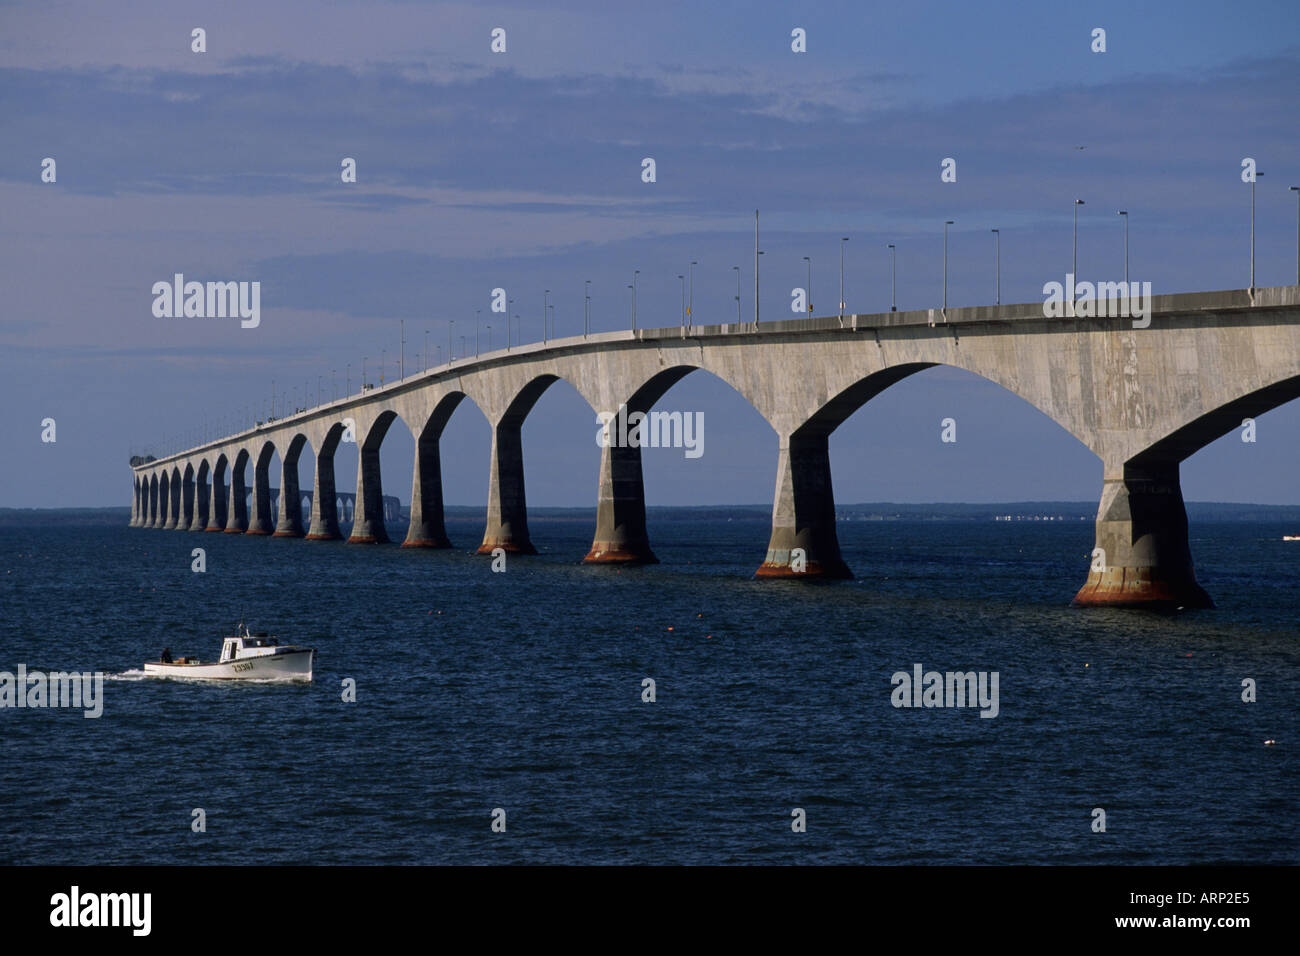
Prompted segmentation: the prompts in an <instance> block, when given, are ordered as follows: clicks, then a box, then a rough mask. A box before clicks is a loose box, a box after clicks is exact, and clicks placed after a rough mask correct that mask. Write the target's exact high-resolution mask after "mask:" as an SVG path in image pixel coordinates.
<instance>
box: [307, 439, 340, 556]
mask: <svg viewBox="0 0 1300 956" xmlns="http://www.w3.org/2000/svg"><path fill="white" fill-rule="evenodd" d="M341 537H343V535H342V534H340V533H339V502H338V497H337V496H336V493H335V490H334V451H333V449H332V448H331V449H329V450H322V451H321V452H320V453H318V454H317V455H316V478H315V480H314V481H313V482H312V491H311V528H309V529H308V531H307V540H308V541H337V540H338V539H339V538H341Z"/></svg>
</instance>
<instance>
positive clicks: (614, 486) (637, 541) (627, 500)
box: [583, 444, 659, 564]
mask: <svg viewBox="0 0 1300 956" xmlns="http://www.w3.org/2000/svg"><path fill="white" fill-rule="evenodd" d="M583 560H584V561H586V562H587V563H590V564H658V563H659V559H658V558H656V557H655V555H654V552H653V551H651V550H650V538H649V536H648V535H647V534H646V527H645V484H644V481H643V480H642V476H641V448H640V446H635V447H629V446H623V445H613V444H610V445H606V446H605V447H604V448H603V449H602V450H601V453H600V481H599V487H598V489H597V499H596V534H595V537H594V538H593V539H592V542H591V550H590V551H588V552H587V556H586V557H585V558H583Z"/></svg>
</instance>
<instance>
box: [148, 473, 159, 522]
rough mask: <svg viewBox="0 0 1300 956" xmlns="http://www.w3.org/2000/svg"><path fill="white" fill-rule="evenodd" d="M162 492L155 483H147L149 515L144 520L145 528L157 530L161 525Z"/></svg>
mask: <svg viewBox="0 0 1300 956" xmlns="http://www.w3.org/2000/svg"><path fill="white" fill-rule="evenodd" d="M160 498H162V490H161V489H160V488H159V486H158V483H157V482H155V481H150V482H149V514H148V516H147V517H146V520H145V527H146V528H157V527H159V525H161V523H162V502H161V501H159V499H160Z"/></svg>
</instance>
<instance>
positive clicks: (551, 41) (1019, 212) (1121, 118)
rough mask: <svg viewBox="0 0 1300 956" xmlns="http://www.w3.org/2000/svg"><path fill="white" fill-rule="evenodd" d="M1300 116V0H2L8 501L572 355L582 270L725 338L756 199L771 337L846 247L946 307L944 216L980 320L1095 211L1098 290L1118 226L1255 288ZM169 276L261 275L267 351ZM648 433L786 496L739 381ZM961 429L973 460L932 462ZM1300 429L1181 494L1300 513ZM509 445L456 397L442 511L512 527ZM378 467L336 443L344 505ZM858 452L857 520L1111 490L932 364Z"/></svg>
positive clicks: (951, 291) (667, 463)
mask: <svg viewBox="0 0 1300 956" xmlns="http://www.w3.org/2000/svg"><path fill="white" fill-rule="evenodd" d="M196 27H201V28H202V29H204V30H205V31H206V51H205V52H202V53H196V52H194V51H193V50H192V48H191V45H192V39H191V31H192V30H193V29H194V28H196ZM1098 27H1100V28H1102V29H1104V30H1105V31H1106V51H1105V52H1104V53H1094V52H1093V51H1092V49H1091V46H1092V45H1093V30H1094V29H1095V28H1098ZM495 28H501V29H504V30H505V31H506V32H505V37H506V51H505V52H504V53H494V52H492V50H491V48H490V46H491V42H492V36H491V34H492V31H493V30H494V29H495ZM795 28H799V29H802V30H804V31H805V34H806V47H807V49H806V52H803V53H796V52H794V51H793V50H792V49H791V43H792V40H791V31H792V30H794V29H795ZM1297 116H1300V5H1297V4H1295V3H1294V2H1292V0H1282V2H1261V3H1256V4H1253V5H1251V6H1250V8H1249V9H1248V10H1247V9H1245V8H1242V7H1240V6H1236V5H1230V4H1212V3H1199V2H1177V3H1173V2H1169V3H1158V2H1156V3H1144V4H1142V5H1140V7H1139V6H1137V5H1134V4H1131V3H1108V2H1097V3H1090V4H1087V5H1065V4H1046V3H1036V4H1020V3H1001V4H997V3H991V4H970V3H938V2H912V3H907V4H897V3H892V4H877V3H863V2H856V3H815V2H809V3H800V4H788V3H785V4H782V3H731V2H715V3H709V4H687V3H672V2H667V3H665V2H657V3H654V4H631V3H613V4H611V3H544V4H543V3H494V2H476V3H473V4H468V3H464V4H461V3H416V2H405V3H382V2H378V3H377V2H366V3H353V2H330V3H306V2H277V3H268V2H265V0H259V2H244V0H226V2H222V3H220V4H212V3H185V2H175V0H168V2H152V0H137V2H132V3H131V4H122V5H114V6H113V7H111V8H106V7H105V6H104V5H103V4H93V3H61V2H46V3H11V2H5V0H0V250H2V252H3V255H0V289H3V293H4V301H5V302H6V304H7V308H6V310H5V312H4V315H3V317H0V399H2V400H3V404H4V409H5V415H4V416H3V418H2V419H0V420H3V422H4V424H3V432H2V433H0V441H2V444H0V448H3V449H4V455H5V459H4V465H3V467H0V507H72V506H106V505H127V504H129V502H130V487H131V473H130V470H129V467H128V458H129V456H130V455H131V454H132V453H134V452H137V451H145V450H151V449H158V448H159V447H161V445H162V443H163V442H166V441H172V442H177V441H182V440H184V438H185V436H193V435H195V434H200V435H201V434H202V431H203V429H204V428H207V429H208V433H209V434H213V433H217V432H222V433H224V431H226V430H228V429H229V427H230V423H231V422H232V421H234V420H240V417H241V416H242V415H244V414H245V410H249V412H250V413H253V414H260V415H264V414H266V412H267V411H268V410H269V407H270V403H271V396H272V388H273V385H272V383H273V381H274V388H275V390H276V392H277V394H278V396H279V397H280V398H281V399H282V398H283V397H285V396H286V395H287V396H288V398H289V401H290V402H291V403H295V404H298V405H301V404H304V402H303V394H304V393H306V394H307V395H308V396H309V397H310V401H311V402H312V403H314V402H315V398H316V394H317V392H318V391H319V393H320V395H321V397H322V398H328V397H329V395H330V394H331V391H333V392H334V393H336V394H342V392H343V390H344V388H345V387H346V386H348V385H350V386H351V388H352V390H353V391H355V390H356V388H357V384H358V382H359V380H360V370H361V367H362V363H363V362H364V363H365V365H366V370H367V373H368V378H369V380H371V381H378V379H379V376H380V374H383V375H384V376H385V380H391V378H393V377H396V376H397V375H398V374H399V371H400V369H401V367H402V364H403V361H404V363H405V368H406V371H408V372H409V371H411V370H412V369H414V368H419V367H422V366H423V364H424V362H425V357H424V353H425V352H426V343H427V351H428V352H429V353H430V354H429V358H428V361H429V362H430V363H431V364H435V363H437V362H440V361H444V360H445V359H446V353H447V349H448V337H449V331H450V328H449V322H451V321H454V322H455V332H454V333H452V342H451V346H452V348H453V349H454V350H455V351H456V353H457V354H461V353H462V350H463V349H472V347H473V345H472V343H473V336H472V331H473V329H474V326H475V313H476V311H479V310H481V311H482V320H481V324H482V326H483V327H481V328H480V331H479V334H480V342H481V346H482V347H483V348H484V349H486V347H487V345H488V336H489V335H491V337H492V338H491V341H492V344H493V345H495V346H500V345H501V344H502V341H503V340H502V335H503V330H502V328H501V327H500V324H499V322H500V320H499V318H498V320H497V324H496V325H495V327H494V328H492V329H491V332H490V333H489V332H488V331H487V329H486V328H485V327H486V326H487V325H488V324H490V323H492V317H491V313H490V312H489V308H490V296H491V290H492V289H494V288H498V287H500V288H505V289H506V290H507V292H508V295H509V297H510V298H513V299H514V300H515V306H514V311H515V312H516V313H518V314H519V315H520V321H519V333H520V335H521V336H522V338H523V339H524V340H525V341H530V340H536V339H539V338H540V337H541V332H542V309H543V290H544V289H550V290H551V294H550V296H549V301H550V302H551V303H553V304H554V305H555V313H554V316H555V325H556V334H557V335H559V336H565V335H572V334H576V333H580V332H581V330H582V321H583V295H584V281H585V280H591V295H592V305H591V308H592V319H591V321H592V327H593V329H594V330H612V329H618V328H625V327H627V325H628V324H629V320H630V299H629V293H628V292H627V290H626V286H627V284H628V283H629V282H631V281H632V273H633V270H639V272H640V275H639V279H638V293H637V313H638V324H639V325H641V326H643V327H652V326H671V325H676V324H677V323H678V321H679V319H680V308H681V304H680V303H681V285H680V283H679V280H678V278H677V276H678V275H679V274H681V273H684V272H686V271H687V269H688V264H689V263H690V262H691V261H692V260H694V261H696V262H697V263H698V265H697V266H696V267H695V270H694V281H693V294H692V295H693V312H694V317H695V321H696V322H698V323H704V324H707V323H712V322H721V321H728V320H730V319H732V318H733V317H734V316H735V315H736V308H737V306H736V302H735V299H734V296H735V295H736V273H735V272H734V271H733V269H732V266H733V265H739V266H740V267H741V277H742V282H741V286H742V293H741V300H742V301H741V310H742V311H743V313H744V314H746V315H748V314H752V310H753V301H752V286H753V278H752V271H751V270H752V266H751V262H752V248H753V247H752V243H753V231H752V230H753V211H754V209H755V208H760V209H761V210H762V227H763V237H762V247H763V249H764V252H765V254H764V258H763V272H762V289H761V296H762V300H761V309H762V313H763V314H764V315H765V316H773V317H775V316H777V315H780V314H786V315H789V314H790V313H789V309H790V301H791V289H792V288H794V287H802V286H805V285H807V284H808V283H807V271H806V270H807V268H808V264H807V263H805V261H804V259H803V257H804V256H809V257H810V258H811V262H812V299H813V305H814V310H815V312H816V313H817V314H831V313H834V312H835V311H836V308H837V304H838V302H837V300H838V286H839V237H840V236H848V237H849V242H848V244H847V247H846V270H845V273H846V274H845V281H846V290H847V291H846V300H847V304H848V310H849V311H852V312H877V311H886V310H888V308H889V304H890V299H889V296H890V271H889V268H890V265H889V253H888V249H887V244H888V243H891V242H892V243H894V244H895V245H896V246H897V250H898V257H897V298H898V306H899V308H900V309H907V308H929V307H934V306H937V305H938V301H937V300H938V297H939V295H940V290H941V282H942V266H943V260H942V242H943V221H944V220H945V219H952V220H955V223H954V225H953V226H952V231H951V233H950V240H949V286H948V299H949V303H950V304H951V305H954V306H963V305H980V304H987V303H990V302H991V301H992V300H993V297H994V294H995V288H994V285H995V282H994V245H993V237H992V234H991V233H990V229H993V228H998V229H1000V237H1001V296H1002V301H1003V302H1029V301H1036V300H1041V298H1042V292H1041V287H1042V283H1043V282H1045V281H1047V280H1048V279H1052V278H1056V279H1058V280H1059V279H1061V278H1062V276H1063V274H1064V272H1065V271H1066V267H1067V266H1068V264H1069V261H1070V253H1071V224H1072V215H1073V201H1074V199H1075V198H1078V197H1081V198H1084V199H1085V202H1086V205H1085V206H1084V207H1082V208H1081V211H1080V216H1079V272H1080V275H1081V277H1082V278H1104V279H1118V278H1122V268H1123V225H1122V221H1121V220H1120V219H1119V217H1118V216H1117V215H1116V211H1117V210H1118V209H1121V208H1124V209H1127V210H1129V212H1130V216H1129V218H1130V230H1131V236H1130V244H1131V252H1130V262H1131V265H1130V269H1131V273H1132V275H1133V277H1134V278H1135V279H1141V280H1147V281H1150V282H1151V283H1152V288H1153V291H1154V292H1156V293H1157V294H1160V293H1166V292H1194V291H1202V290H1209V289H1223V288H1243V287H1245V286H1246V285H1247V284H1248V277H1249V271H1248V270H1249V228H1250V218H1249V217H1250V196H1249V187H1248V186H1246V185H1244V184H1243V183H1242V182H1241V177H1240V170H1241V161H1242V159H1243V157H1248V156H1249V157H1252V158H1254V159H1256V161H1257V163H1258V168H1259V170H1260V171H1261V172H1262V173H1264V175H1263V176H1261V178H1260V179H1259V182H1258V184H1257V186H1256V190H1257V192H1256V203H1257V208H1256V215H1257V224H1256V243H1257V275H1258V278H1257V285H1260V286H1269V285H1284V284H1288V283H1291V282H1293V281H1294V280H1295V263H1296V243H1297V215H1298V212H1297V193H1295V192H1290V191H1289V190H1288V187H1289V186H1292V185H1300V149H1298V148H1297V147H1298V146H1300V128H1298V127H1297V123H1296V117H1297ZM1080 146H1082V147H1085V148H1083V149H1079V148H1078V147H1080ZM647 156H649V157H653V158H654V159H655V164H656V181H655V182H654V183H645V182H642V178H641V171H642V159H643V158H644V157H647ZM46 157H50V158H53V159H54V160H55V162H56V175H57V178H56V181H55V182H42V161H43V160H44V159H45V158H46ZM344 157H351V158H354V159H355V160H356V164H357V181H356V182H355V183H343V182H342V181H341V177H340V163H341V161H342V159H343V158H344ZM948 157H952V158H954V159H955V160H956V170H957V180H956V182H951V183H944V182H941V180H940V165H941V162H942V160H943V159H945V158H948ZM177 272H181V273H185V274H186V275H187V276H189V277H191V278H200V279H220V280H246V281H253V280H256V281H259V282H260V283H261V288H262V321H261V324H260V325H259V326H258V327H257V328H256V329H245V328H241V327H240V325H239V323H238V322H219V321H218V322H195V321H184V320H181V321H178V320H173V319H165V318H157V317H155V316H154V315H153V312H152V309H151V306H152V302H153V296H152V294H151V289H152V286H153V284H154V283H155V282H157V281H160V280H170V278H171V276H172V275H173V274H174V273H177ZM403 321H404V322H405V332H406V342H405V346H403V345H402V343H401V332H400V328H401V323H402V322H403ZM461 335H468V341H467V342H466V343H465V345H463V346H462V344H461V342H460V340H459V336H461ZM403 352H404V355H403ZM381 364H382V372H381V369H380V366H381ZM658 407H659V408H663V409H667V410H683V411H700V412H703V414H704V419H705V423H706V429H705V431H706V434H705V446H704V447H705V453H704V454H703V455H702V456H701V457H700V458H695V459H688V458H687V457H685V455H684V454H683V452H682V450H681V449H654V450H646V451H645V452H644V454H643V462H644V468H645V483H646V495H647V502H648V504H650V505H652V506H653V505H705V504H726V503H740V504H758V503H769V502H770V501H771V499H772V494H773V483H774V478H775V467H776V435H775V433H774V432H773V431H772V430H771V428H770V427H769V426H768V425H767V424H766V422H764V420H763V419H762V418H761V417H760V416H759V415H758V414H757V413H756V412H755V411H754V410H753V409H752V408H751V407H750V406H749V405H748V403H747V402H745V401H744V400H743V399H742V398H741V397H740V396H739V395H737V394H736V393H735V392H734V391H732V390H731V389H730V387H728V386H727V385H725V384H724V383H722V382H721V381H720V380H718V379H716V378H713V377H711V376H710V375H709V374H708V373H705V372H696V373H692V374H691V375H689V376H687V377H686V378H685V379H683V380H682V381H681V382H680V383H679V384H678V385H676V386H674V388H673V389H672V390H670V391H669V392H668V393H667V395H665V396H664V398H663V399H662V400H661V402H660V404H659V406H658ZM950 416H952V417H955V418H956V419H957V421H958V441H957V442H956V443H944V442H942V441H940V422H941V420H942V419H944V418H945V417H950ZM48 418H52V419H54V420H55V422H56V429H57V431H56V436H57V437H56V441H54V442H52V443H51V442H47V441H42V440H41V439H42V432H43V431H44V428H43V426H42V422H43V421H44V420H45V419H48ZM417 427H418V424H417ZM594 434H595V419H594V412H593V410H592V409H590V408H589V407H588V406H587V405H586V403H585V402H584V401H583V400H582V399H581V398H580V397H579V396H578V394H577V392H576V391H574V390H573V389H572V388H571V387H569V386H568V385H567V384H565V383H563V382H559V383H556V384H555V385H554V386H552V387H551V388H550V389H549V390H548V391H547V392H546V393H545V394H544V395H543V396H542V398H541V400H540V401H539V402H538V404H537V406H536V407H535V408H534V410H533V412H532V413H531V414H530V416H529V418H528V420H527V421H526V423H525V426H524V451H525V468H526V480H527V487H528V497H529V502H530V504H533V505H564V506H592V505H594V502H595V495H596V477H597V465H598V461H599V448H598V447H597V446H596V444H595V441H594ZM1298 436H1300V407H1297V403H1291V404H1289V405H1285V406H1282V407H1280V408H1278V409H1276V410H1274V411H1271V412H1269V413H1267V414H1265V415H1263V416H1261V417H1260V418H1259V420H1258V425H1257V441H1256V442H1255V443H1244V442H1242V441H1240V440H1239V438H1238V436H1237V435H1236V433H1233V434H1230V435H1228V436H1225V437H1224V438H1222V439H1220V440H1219V441H1217V442H1215V443H1213V444H1211V445H1209V446H1207V447H1206V448H1204V449H1202V450H1201V451H1199V452H1197V453H1196V454H1195V455H1193V456H1192V457H1191V458H1189V459H1188V460H1187V461H1186V462H1184V463H1183V468H1182V476H1183V490H1184V495H1185V497H1186V498H1187V499H1188V500H1197V501H1241V502H1268V503H1277V504H1300V482H1298V481H1297V480H1296V475H1297V474H1300V441H1298V440H1297V438H1298ZM489 444H490V432H489V428H488V424H487V421H486V419H485V418H484V417H483V416H482V414H481V413H480V412H479V411H478V410H477V408H476V407H475V406H474V405H473V404H472V403H471V402H465V403H464V404H463V405H462V406H461V408H460V409H459V410H458V411H457V412H456V414H455V415H454V416H453V418H452V420H451V423H450V425H449V426H448V430H447V432H446V433H445V434H444V438H443V457H442V461H443V473H444V474H443V480H444V489H445V496H446V500H447V502H448V503H449V504H453V505H480V504H482V503H483V502H484V501H485V500H486V492H487V469H488V451H489ZM413 449H414V441H413V439H412V438H411V436H410V434H409V433H407V432H405V431H404V430H403V429H401V428H397V427H395V428H393V429H391V430H390V431H389V435H388V437H387V438H386V440H385V443H384V446H383V452H382V462H383V469H384V490H385V492H386V493H389V494H396V495H398V496H399V497H401V498H402V500H403V501H406V500H408V499H409V495H410V491H409V489H410V476H411V461H412V455H413ZM349 456H350V457H349ZM355 456H356V452H355V448H354V447H350V446H346V445H345V446H342V447H341V449H340V452H339V455H338V457H337V459H336V469H337V473H338V475H339V487H340V490H351V488H352V486H353V485H354V482H355V477H354V475H355ZM308 460H309V456H304V462H307V461H308ZM831 462H832V470H833V481H834V486H835V495H836V499H837V500H838V501H839V502H841V503H850V502H858V501H898V502H928V501H971V502H1000V501H1020V500H1079V501H1088V500H1096V499H1097V497H1098V496H1099V494H1100V490H1101V464H1100V462H1099V461H1098V460H1097V458H1096V457H1095V456H1094V455H1093V454H1092V453H1091V452H1090V451H1088V449H1086V448H1085V447H1084V446H1082V445H1081V444H1080V443H1079V442H1078V441H1077V440H1076V439H1074V438H1073V437H1071V436H1070V435H1069V434H1067V433H1066V432H1065V431H1063V430H1062V429H1061V428H1060V427H1059V426H1057V425H1055V424H1054V423H1053V422H1052V421H1050V420H1049V419H1048V418H1046V417H1045V416H1044V415H1042V414H1041V413H1040V412H1038V411H1037V410H1035V409H1034V408H1032V407H1031V406H1029V405H1028V404H1026V403H1025V402H1023V401H1022V400H1020V399H1019V398H1017V397H1016V396H1014V395H1012V394H1011V393H1009V392H1006V391H1004V390H1003V389H1001V388H1000V387H998V386H996V385H994V384H992V383H990V382H988V381H986V380H984V379H981V378H979V377H977V376H974V375H971V374H969V373H966V372H962V371H959V370H956V369H951V368H943V367H940V368H935V369H931V370H929V371H926V372H922V373H920V374H917V375H914V376H912V377H910V378H908V379H906V380H904V381H903V382H901V383H899V384H898V385H895V386H894V387H892V388H890V389H888V390H887V391H886V392H884V393H883V394H881V395H880V396H878V397H877V398H875V399H873V400H872V401H871V402H869V403H868V404H867V405H865V406H864V407H863V408H861V409H860V410H859V411H858V412H857V413H856V414H854V415H853V417H852V418H850V419H849V420H848V421H847V422H845V423H844V424H843V425H842V426H841V427H840V428H839V429H838V430H837V431H836V432H835V434H834V435H833V436H832V438H831ZM300 480H301V481H302V483H303V485H304V486H305V487H310V481H311V472H310V465H309V464H306V463H304V465H303V466H302V467H301V469H300Z"/></svg>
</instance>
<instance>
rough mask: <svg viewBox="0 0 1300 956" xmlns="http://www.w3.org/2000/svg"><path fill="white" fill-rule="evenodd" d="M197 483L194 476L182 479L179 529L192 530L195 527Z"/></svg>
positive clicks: (177, 528)
mask: <svg viewBox="0 0 1300 956" xmlns="http://www.w3.org/2000/svg"><path fill="white" fill-rule="evenodd" d="M196 484H197V482H195V480H194V478H193V477H192V476H191V477H189V478H184V479H182V480H181V515H180V518H181V520H180V522H179V523H178V524H177V525H176V530H177V531H190V530H192V529H193V526H194V520H195V513H196V511H197V510H198V509H197V507H196V503H195V500H194V495H195V485H196Z"/></svg>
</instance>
